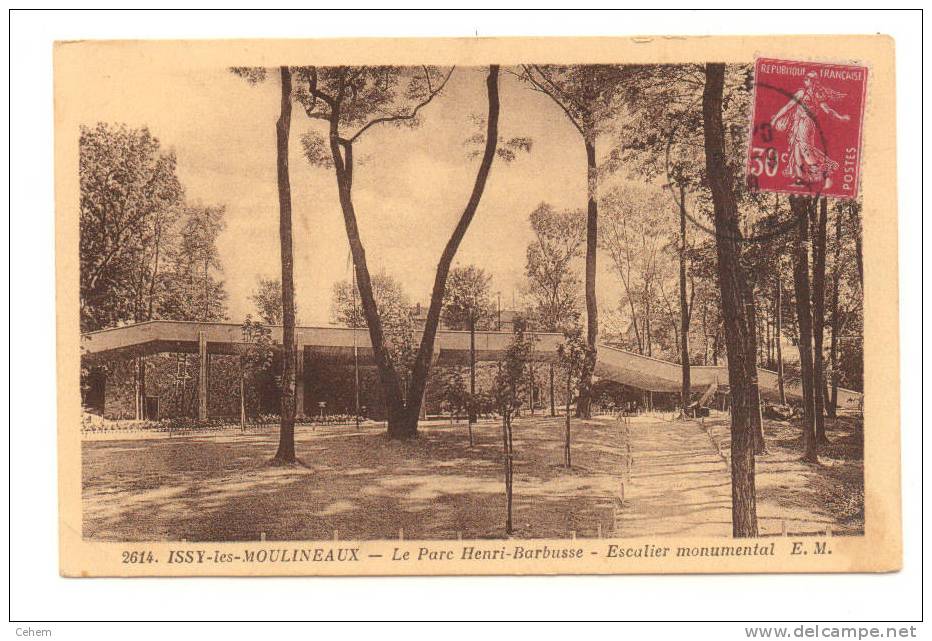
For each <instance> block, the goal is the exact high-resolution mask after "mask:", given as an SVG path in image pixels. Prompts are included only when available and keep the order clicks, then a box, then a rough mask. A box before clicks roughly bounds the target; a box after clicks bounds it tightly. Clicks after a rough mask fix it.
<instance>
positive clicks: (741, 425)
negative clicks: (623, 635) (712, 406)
mask: <svg viewBox="0 0 932 641" xmlns="http://www.w3.org/2000/svg"><path fill="white" fill-rule="evenodd" d="M724 81H725V65H724V64H723V63H709V64H706V66H705V86H704V89H703V94H702V119H703V135H704V139H705V156H706V173H707V180H708V185H709V190H710V192H711V195H712V202H713V215H714V223H715V231H716V247H717V252H718V272H719V287H720V288H721V293H722V315H723V316H724V319H725V343H726V348H727V351H728V383H729V387H730V389H731V403H732V406H731V519H732V534H733V535H734V536H736V537H754V536H757V496H756V491H755V487H754V434H753V430H752V427H751V422H750V416H749V412H750V409H751V408H750V407H749V405H750V403H749V401H750V394H749V391H750V390H749V388H748V381H749V380H750V378H751V377H750V376H749V371H748V369H749V368H748V363H747V360H748V354H747V332H748V322H749V320H750V319H748V317H747V313H746V309H745V305H744V302H745V298H744V292H745V291H747V285H746V283H745V282H744V281H745V275H744V270H743V269H742V267H741V262H740V260H739V257H740V253H741V245H740V242H741V229H740V226H739V220H738V207H737V202H736V199H735V194H734V191H733V185H734V179H733V176H732V175H731V174H730V172H731V171H732V170H731V168H730V167H729V166H728V164H727V163H726V156H725V132H724V127H723V123H722V93H723V88H724Z"/></svg>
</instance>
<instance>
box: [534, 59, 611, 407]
mask: <svg viewBox="0 0 932 641" xmlns="http://www.w3.org/2000/svg"><path fill="white" fill-rule="evenodd" d="M523 69H524V73H523V75H522V77H523V78H524V79H525V80H526V81H527V82H528V83H529V84H530V86H531V87H533V88H534V89H535V90H537V91H539V92H541V93H543V94H545V95H546V96H548V97H549V98H550V99H551V100H553V102H555V103H556V104H557V106H558V107H560V109H561V110H562V111H563V113H564V114H565V115H566V117H567V119H568V120H569V121H570V124H572V125H573V128H574V129H576V131H577V132H578V133H579V135H580V137H581V139H582V143H583V147H584V148H585V151H586V338H587V341H588V343H589V347H590V355H591V362H590V363H588V365H587V367H586V371H585V372H584V375H583V383H582V386H581V389H582V391H581V393H580V399H579V402H578V403H577V404H576V414H577V416H583V417H586V418H588V417H589V416H590V415H591V404H592V394H591V388H592V372H593V370H594V369H595V359H596V351H597V343H598V337H599V308H598V301H597V300H596V293H595V290H596V288H595V279H596V257H597V249H598V239H599V205H598V203H599V166H598V154H597V153H596V143H597V140H598V137H599V134H600V133H603V132H604V131H605V128H606V127H607V126H609V125H610V123H611V122H612V121H613V120H614V119H615V117H616V116H617V115H618V113H619V112H620V110H621V108H622V107H621V104H620V101H619V100H618V98H619V95H620V94H621V93H622V91H623V89H624V85H625V81H626V68H625V67H619V66H614V65H569V66H558V65H524V67H523Z"/></svg>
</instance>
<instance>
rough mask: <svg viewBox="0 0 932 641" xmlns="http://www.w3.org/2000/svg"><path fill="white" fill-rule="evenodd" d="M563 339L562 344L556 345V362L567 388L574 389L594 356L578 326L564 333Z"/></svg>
mask: <svg viewBox="0 0 932 641" xmlns="http://www.w3.org/2000/svg"><path fill="white" fill-rule="evenodd" d="M563 337H564V338H563V342H562V343H560V344H559V345H557V361H558V362H559V363H560V367H561V370H562V371H563V373H564V375H565V376H566V380H567V381H568V385H569V387H570V388H574V387H575V386H577V385H578V384H579V383H580V381H581V380H582V377H583V376H584V375H585V372H586V369H587V363H590V362H591V361H592V360H594V359H595V354H594V353H593V351H592V349H591V348H590V347H589V344H588V342H587V341H586V339H585V337H584V336H583V331H582V328H581V327H579V326H578V325H576V326H574V327H571V328H569V329H567V330H566V331H564V333H563Z"/></svg>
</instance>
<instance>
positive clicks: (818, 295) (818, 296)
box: [812, 196, 828, 443]
mask: <svg viewBox="0 0 932 641" xmlns="http://www.w3.org/2000/svg"><path fill="white" fill-rule="evenodd" d="M812 214H813V218H812V222H813V228H814V229H813V232H814V233H813V236H814V238H813V243H812V343H813V347H812V385H813V399H814V404H813V412H814V414H815V433H816V439H817V440H818V442H819V443H828V436H827V435H826V434H825V389H826V386H825V356H824V352H823V343H824V340H825V245H826V242H825V236H826V229H825V228H826V225H827V222H828V201H827V200H826V198H825V197H824V196H823V197H822V198H821V199H820V200H819V208H818V216H817V217H816V210H815V208H814V207H813V211H812Z"/></svg>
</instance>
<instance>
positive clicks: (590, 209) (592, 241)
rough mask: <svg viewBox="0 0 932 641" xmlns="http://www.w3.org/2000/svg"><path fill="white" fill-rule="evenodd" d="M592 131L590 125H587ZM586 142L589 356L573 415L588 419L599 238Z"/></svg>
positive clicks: (591, 144)
mask: <svg viewBox="0 0 932 641" xmlns="http://www.w3.org/2000/svg"><path fill="white" fill-rule="evenodd" d="M586 130H587V131H590V132H591V131H592V127H591V126H587V127H586ZM585 144H586V178H587V180H586V195H587V201H588V203H587V214H586V341H587V342H588V343H589V352H590V355H589V357H588V358H587V359H586V363H585V364H584V366H583V370H582V376H581V377H580V381H579V397H578V398H577V401H576V416H577V417H580V418H589V417H590V416H591V415H592V372H593V370H594V369H595V361H596V348H597V345H596V344H597V343H598V340H599V306H598V302H597V301H596V297H595V278H596V250H597V249H598V239H599V204H598V199H599V168H598V165H597V163H596V154H595V140H594V136H593V135H592V134H588V135H587V137H586V140H585Z"/></svg>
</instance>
